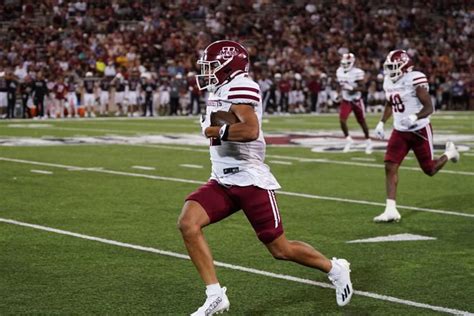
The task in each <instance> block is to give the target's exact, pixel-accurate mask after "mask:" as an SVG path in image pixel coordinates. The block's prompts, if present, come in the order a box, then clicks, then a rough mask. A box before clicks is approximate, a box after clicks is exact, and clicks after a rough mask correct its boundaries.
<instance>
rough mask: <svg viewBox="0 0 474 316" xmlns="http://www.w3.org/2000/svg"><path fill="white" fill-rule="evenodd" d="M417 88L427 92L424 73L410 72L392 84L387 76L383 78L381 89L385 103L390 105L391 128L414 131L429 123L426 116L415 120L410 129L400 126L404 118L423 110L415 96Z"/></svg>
mask: <svg viewBox="0 0 474 316" xmlns="http://www.w3.org/2000/svg"><path fill="white" fill-rule="evenodd" d="M419 86H421V87H424V88H426V89H427V90H429V86H428V79H427V78H426V76H425V74H424V73H422V72H419V71H410V72H408V73H406V74H404V75H403V76H402V77H401V78H400V79H398V80H397V81H395V82H392V80H391V79H390V78H388V77H387V76H386V77H385V78H384V81H383V89H384V90H385V96H386V98H387V101H388V102H390V104H391V105H392V113H393V127H394V128H395V129H396V130H397V131H401V132H406V131H416V130H419V129H421V128H423V127H425V126H426V125H428V124H429V123H430V118H429V116H428V117H426V118H422V119H420V120H417V121H416V124H415V126H413V127H412V128H406V127H405V126H402V125H401V124H400V122H401V120H402V119H403V118H404V117H408V116H409V115H410V114H416V113H418V112H420V111H421V109H422V108H423V104H422V103H421V102H420V99H418V97H417V96H416V88H418V87H419Z"/></svg>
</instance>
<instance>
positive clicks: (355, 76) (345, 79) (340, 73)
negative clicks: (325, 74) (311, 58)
mask: <svg viewBox="0 0 474 316" xmlns="http://www.w3.org/2000/svg"><path fill="white" fill-rule="evenodd" d="M364 76H365V72H364V71H363V70H362V69H360V68H357V67H352V68H351V69H350V70H349V71H347V72H345V71H344V69H343V68H342V67H339V68H337V71H336V77H337V81H338V82H339V84H340V85H342V84H348V85H350V86H352V87H353V88H355V87H356V86H357V83H356V82H357V81H359V80H363V79H364ZM360 98H362V93H361V92H360V91H358V92H355V93H353V94H349V92H348V91H347V90H342V99H344V100H347V101H355V100H359V99H360Z"/></svg>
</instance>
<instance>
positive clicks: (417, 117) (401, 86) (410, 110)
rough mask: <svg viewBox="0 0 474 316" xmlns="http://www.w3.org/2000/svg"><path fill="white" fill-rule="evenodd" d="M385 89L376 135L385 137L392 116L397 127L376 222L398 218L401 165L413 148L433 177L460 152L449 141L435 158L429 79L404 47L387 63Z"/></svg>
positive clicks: (389, 146)
mask: <svg viewBox="0 0 474 316" xmlns="http://www.w3.org/2000/svg"><path fill="white" fill-rule="evenodd" d="M384 72H385V79H384V90H385V94H386V98H387V101H386V104H385V109H384V113H383V114H382V118H381V120H380V122H379V123H378V124H377V126H376V128H375V135H376V137H378V138H380V139H383V138H384V137H385V132H384V124H385V123H386V122H387V120H388V119H389V118H390V116H392V115H393V117H394V123H393V125H394V129H393V131H392V134H391V136H390V140H389V142H388V145H387V151H386V153H385V158H384V161H385V187H386V194H387V200H386V206H385V211H384V212H383V213H382V214H380V215H379V216H376V217H375V218H374V221H375V222H391V221H399V220H400V219H401V215H400V213H399V212H398V210H397V208H396V195H397V185H398V168H399V167H400V164H401V163H402V162H403V159H404V158H405V157H406V155H407V154H408V152H409V151H410V150H413V152H414V153H415V156H416V158H417V160H418V163H419V164H420V167H421V169H422V170H423V172H424V173H425V174H427V175H429V176H434V175H435V174H436V173H437V172H438V171H439V170H440V169H441V168H443V167H444V165H445V164H446V162H447V161H448V160H451V161H453V162H457V161H458V160H459V153H458V151H457V149H456V146H455V145H454V144H453V143H452V142H447V143H446V150H445V152H444V153H443V155H442V156H441V157H439V158H438V159H434V158H433V157H434V156H433V132H432V129H431V124H430V115H431V114H432V113H433V111H434V108H433V104H432V102H431V97H430V95H429V93H428V89H429V86H428V79H427V78H426V76H425V75H424V74H423V73H422V72H419V71H413V62H412V60H411V58H410V57H409V56H408V54H407V53H406V52H405V51H403V50H394V51H391V52H390V53H389V54H388V56H387V59H386V61H385V63H384Z"/></svg>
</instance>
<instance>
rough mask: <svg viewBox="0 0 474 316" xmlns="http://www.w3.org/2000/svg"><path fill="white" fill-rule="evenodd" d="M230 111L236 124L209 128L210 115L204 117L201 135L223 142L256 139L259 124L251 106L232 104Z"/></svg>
mask: <svg viewBox="0 0 474 316" xmlns="http://www.w3.org/2000/svg"><path fill="white" fill-rule="evenodd" d="M230 111H231V112H232V113H234V115H235V116H236V117H237V119H238V122H237V123H234V124H224V125H221V126H210V115H206V118H205V120H206V121H205V122H204V126H205V125H207V124H209V126H206V127H205V129H204V131H203V134H204V136H206V137H207V138H222V140H224V141H234V142H251V141H254V140H256V139H257V138H258V135H259V124H258V118H257V115H255V109H254V106H253V105H251V104H233V105H232V106H231V107H230Z"/></svg>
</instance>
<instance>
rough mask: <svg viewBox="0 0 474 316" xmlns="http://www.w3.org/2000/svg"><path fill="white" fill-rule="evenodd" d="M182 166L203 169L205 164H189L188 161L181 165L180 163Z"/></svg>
mask: <svg viewBox="0 0 474 316" xmlns="http://www.w3.org/2000/svg"><path fill="white" fill-rule="evenodd" d="M179 166H180V167H183V168H191V169H202V168H204V167H203V166H201V165H192V164H187V163H183V164H181V165H179Z"/></svg>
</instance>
